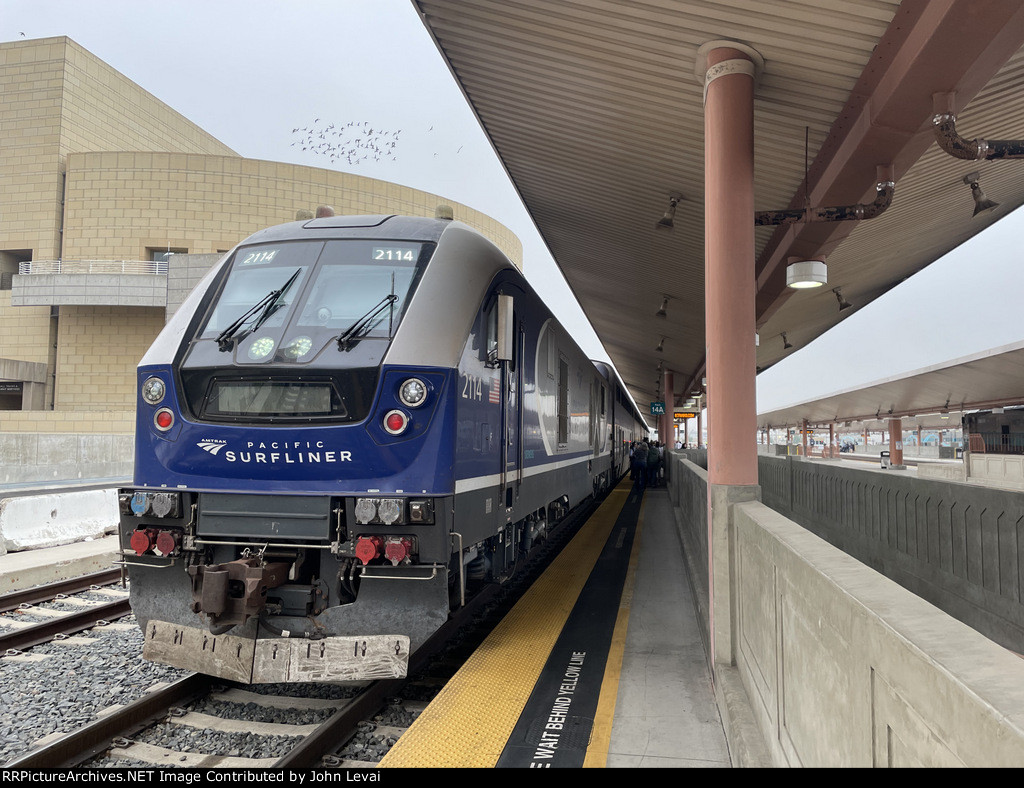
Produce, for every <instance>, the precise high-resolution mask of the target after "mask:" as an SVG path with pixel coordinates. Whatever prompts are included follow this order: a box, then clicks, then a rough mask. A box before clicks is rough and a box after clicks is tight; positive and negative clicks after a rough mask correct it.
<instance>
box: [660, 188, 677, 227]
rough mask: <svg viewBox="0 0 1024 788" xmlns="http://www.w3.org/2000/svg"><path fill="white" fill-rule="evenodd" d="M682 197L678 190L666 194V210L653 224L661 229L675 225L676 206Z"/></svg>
mask: <svg viewBox="0 0 1024 788" xmlns="http://www.w3.org/2000/svg"><path fill="white" fill-rule="evenodd" d="M682 199H683V195H681V194H680V193H679V192H672V193H671V194H670V195H669V196H668V210H667V211H665V215H664V216H662V217H661V218H660V219H658V221H657V223H656V224H655V225H654V226H655V227H658V228H661V229H662V230H671V229H672V228H673V227H675V216H676V206H677V205H679V202H680V200H682Z"/></svg>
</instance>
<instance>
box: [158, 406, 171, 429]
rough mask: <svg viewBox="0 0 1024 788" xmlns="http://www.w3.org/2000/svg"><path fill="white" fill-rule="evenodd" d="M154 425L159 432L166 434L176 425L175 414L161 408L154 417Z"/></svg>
mask: <svg viewBox="0 0 1024 788" xmlns="http://www.w3.org/2000/svg"><path fill="white" fill-rule="evenodd" d="M153 423H154V424H156V428H157V429H158V430H161V431H163V432H166V431H167V430H169V429H170V428H171V425H173V424H174V413H172V412H171V411H170V410H168V409H167V408H161V409H160V410H158V411H157V412H156V415H155V416H154V417H153Z"/></svg>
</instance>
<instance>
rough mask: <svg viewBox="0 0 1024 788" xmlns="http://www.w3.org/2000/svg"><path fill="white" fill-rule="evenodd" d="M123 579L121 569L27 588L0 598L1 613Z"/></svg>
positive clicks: (106, 570)
mask: <svg viewBox="0 0 1024 788" xmlns="http://www.w3.org/2000/svg"><path fill="white" fill-rule="evenodd" d="M120 579H121V570H120V569H105V570H103V571H102V572H93V573H92V574H88V575H82V576H81V577H72V578H69V579H67V580H58V581H57V582H55V583H47V584H46V585H42V586H34V587H33V588H25V589H22V590H19V591H11V592H10V593H7V594H3V595H2V596H0V613H6V612H7V611H8V610H15V609H16V608H19V607H21V606H22V605H35V604H37V603H39V602H48V601H50V600H51V599H54V598H55V597H57V596H58V595H60V594H76V593H78V592H80V591H88V590H89V589H90V588H92V587H93V586H108V585H111V584H112V583H116V582H117V581H119V580H120Z"/></svg>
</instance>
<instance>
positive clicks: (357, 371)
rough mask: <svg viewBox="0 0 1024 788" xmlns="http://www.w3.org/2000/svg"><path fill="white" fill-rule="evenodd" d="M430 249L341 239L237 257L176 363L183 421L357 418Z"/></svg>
mask: <svg viewBox="0 0 1024 788" xmlns="http://www.w3.org/2000/svg"><path fill="white" fill-rule="evenodd" d="M434 247H435V245H434V244H433V243H423V242H417V241H384V240H361V239H351V240H327V241H324V240H301V241H281V242H278V243H264V244H258V245H253V246H245V247H242V248H240V249H239V250H238V251H237V252H236V253H235V256H234V258H233V259H232V260H231V262H230V263H229V266H230V267H229V268H228V270H227V275H226V277H225V279H224V280H223V284H222V285H221V286H220V287H219V290H218V291H217V292H216V293H214V294H212V300H211V303H210V305H209V306H208V308H207V313H206V318H205V321H204V322H203V323H201V324H200V327H199V329H198V332H197V334H196V335H195V337H194V339H193V341H191V342H190V343H189V346H188V350H187V352H186V356H185V358H184V359H183V361H182V363H181V368H180V375H181V380H182V384H183V389H184V394H185V401H186V404H187V406H188V409H189V411H190V412H191V413H192V414H193V415H194V416H195V417H196V418H198V419H199V420H201V421H250V422H251V421H259V422H267V423H289V422H290V423H294V422H296V421H335V422H337V421H358V420H359V419H362V418H364V417H365V415H366V412H367V410H368V408H369V407H370V403H371V402H372V400H373V392H374V388H375V385H376V380H377V374H378V371H379V363H380V359H381V358H382V357H383V355H384V353H385V352H386V350H387V347H388V340H390V338H391V337H393V336H394V335H395V333H396V332H397V330H398V325H399V322H400V321H401V319H402V316H403V315H404V314H405V310H406V307H407V306H408V303H409V299H410V298H411V297H412V294H413V292H414V291H415V289H416V285H417V283H418V282H419V280H420V277H421V275H422V273H423V270H424V268H425V267H426V264H427V261H428V260H429V258H430V255H431V253H432V252H433V250H434ZM382 340H383V341H382Z"/></svg>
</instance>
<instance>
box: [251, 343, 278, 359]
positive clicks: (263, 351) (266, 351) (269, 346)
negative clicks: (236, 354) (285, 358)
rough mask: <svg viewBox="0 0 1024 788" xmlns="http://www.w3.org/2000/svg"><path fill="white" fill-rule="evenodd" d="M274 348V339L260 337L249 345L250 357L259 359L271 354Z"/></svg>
mask: <svg viewBox="0 0 1024 788" xmlns="http://www.w3.org/2000/svg"><path fill="white" fill-rule="evenodd" d="M273 350H274V340H273V339H271V338H270V337H260V338H259V339H257V340H256V341H255V342H253V343H252V344H251V345H249V358H251V359H252V360H253V361H259V360H260V359H263V358H266V357H267V356H269V355H270V354H271V353H272V352H273Z"/></svg>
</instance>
